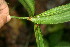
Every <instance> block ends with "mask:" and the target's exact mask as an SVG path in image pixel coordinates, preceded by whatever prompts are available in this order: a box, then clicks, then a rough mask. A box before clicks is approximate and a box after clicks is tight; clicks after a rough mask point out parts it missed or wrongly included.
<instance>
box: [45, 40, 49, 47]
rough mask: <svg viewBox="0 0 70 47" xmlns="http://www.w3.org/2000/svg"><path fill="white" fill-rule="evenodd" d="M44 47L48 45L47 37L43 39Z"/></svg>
mask: <svg viewBox="0 0 70 47" xmlns="http://www.w3.org/2000/svg"><path fill="white" fill-rule="evenodd" d="M44 47H49V43H48V41H47V39H44Z"/></svg>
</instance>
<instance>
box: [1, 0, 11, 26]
mask: <svg viewBox="0 0 70 47" xmlns="http://www.w3.org/2000/svg"><path fill="white" fill-rule="evenodd" d="M9 20H10V15H9V8H8V5H7V3H6V2H5V0H0V27H1V26H3V25H4V24H5V23H6V22H7V21H9Z"/></svg>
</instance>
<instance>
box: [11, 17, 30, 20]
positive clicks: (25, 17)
mask: <svg viewBox="0 0 70 47" xmlns="http://www.w3.org/2000/svg"><path fill="white" fill-rule="evenodd" d="M11 18H16V19H27V20H28V19H29V17H16V16H11Z"/></svg>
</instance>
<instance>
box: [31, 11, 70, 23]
mask: <svg viewBox="0 0 70 47" xmlns="http://www.w3.org/2000/svg"><path fill="white" fill-rule="evenodd" d="M30 20H31V21H32V22H34V23H37V24H58V23H64V22H68V21H70V11H67V12H64V13H62V14H58V15H53V16H47V17H34V18H31V19H30Z"/></svg>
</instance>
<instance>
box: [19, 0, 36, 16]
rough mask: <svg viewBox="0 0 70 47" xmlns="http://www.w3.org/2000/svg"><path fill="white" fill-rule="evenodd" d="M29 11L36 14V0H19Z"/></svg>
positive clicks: (31, 14) (30, 13)
mask: <svg viewBox="0 0 70 47" xmlns="http://www.w3.org/2000/svg"><path fill="white" fill-rule="evenodd" d="M18 1H19V2H20V3H21V4H22V5H23V6H24V7H25V9H26V10H27V11H28V13H29V16H34V12H35V7H34V6H35V3H34V0H18Z"/></svg>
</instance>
